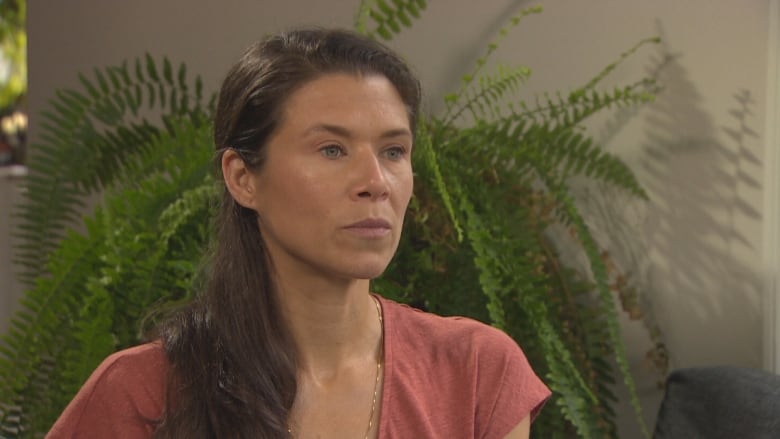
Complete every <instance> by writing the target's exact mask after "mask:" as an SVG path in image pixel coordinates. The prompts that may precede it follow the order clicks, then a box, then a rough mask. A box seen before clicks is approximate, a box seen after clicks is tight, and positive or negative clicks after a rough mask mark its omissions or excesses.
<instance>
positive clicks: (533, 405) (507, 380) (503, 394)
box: [476, 328, 551, 439]
mask: <svg viewBox="0 0 780 439" xmlns="http://www.w3.org/2000/svg"><path fill="white" fill-rule="evenodd" d="M480 338H481V339H480V342H479V344H480V346H479V349H478V353H479V356H480V358H479V360H478V361H479V362H478V368H479V371H478V372H479V376H478V378H477V380H478V385H477V392H478V401H480V403H479V406H478V408H477V414H476V416H477V419H476V421H477V423H478V428H477V432H481V433H479V434H478V436H477V437H479V438H481V439H503V438H504V437H505V436H506V435H507V434H509V432H511V431H512V429H514V427H515V426H517V424H519V423H520V421H522V420H523V419H525V418H526V417H528V416H531V419H532V420H533V419H534V418H535V417H536V415H537V414H538V413H539V411H540V410H541V408H542V406H544V403H545V402H546V401H547V399H548V398H549V397H550V394H551V392H550V389H548V388H547V386H546V385H545V384H544V383H543V382H542V380H541V379H539V377H538V376H537V375H536V373H534V371H533V369H532V368H531V365H530V364H529V363H528V359H527V358H526V356H525V354H524V353H523V351H522V350H521V349H520V347H519V346H518V345H517V343H516V342H515V341H514V340H513V339H512V338H511V337H509V336H508V335H506V334H505V333H503V332H501V331H499V330H497V329H494V328H490V331H489V332H488V333H487V334H485V335H482V336H480Z"/></svg>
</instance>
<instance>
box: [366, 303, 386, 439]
mask: <svg viewBox="0 0 780 439" xmlns="http://www.w3.org/2000/svg"><path fill="white" fill-rule="evenodd" d="M370 297H371V299H372V300H373V301H374V305H376V315H377V317H378V318H379V358H377V360H376V380H375V381H374V396H373V398H372V399H371V413H370V414H369V415H368V428H367V429H366V438H365V439H368V435H369V434H370V433H371V426H372V425H373V422H374V411H376V396H377V393H379V378H380V377H381V376H382V374H381V373H379V372H380V370H381V369H382V359H383V358H384V356H385V324H384V321H383V320H382V309H381V307H380V306H379V300H378V299H377V298H376V297H374V296H370Z"/></svg>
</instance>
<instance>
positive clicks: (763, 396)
mask: <svg viewBox="0 0 780 439" xmlns="http://www.w3.org/2000/svg"><path fill="white" fill-rule="evenodd" d="M653 438H654V439H699V438H701V439H721V438H722V439H764V438H766V439H770V438H771V439H777V438H780V376H777V375H774V374H771V373H768V372H764V371H761V370H754V369H747V368H738V367H705V368H692V369H681V370H677V371H675V372H673V373H672V374H671V375H670V376H669V378H668V380H667V384H666V393H665V395H664V399H663V402H662V403H661V408H660V410H659V412H658V419H657V421H656V426H655V433H654V434H653Z"/></svg>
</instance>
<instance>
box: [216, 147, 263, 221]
mask: <svg viewBox="0 0 780 439" xmlns="http://www.w3.org/2000/svg"><path fill="white" fill-rule="evenodd" d="M222 178H223V179H224V180H225V187H227V190H228V191H229V192H230V195H232V196H233V199H234V200H236V202H237V203H238V204H240V205H242V206H244V207H246V208H248V209H252V210H257V207H256V206H255V203H256V199H255V195H256V193H255V189H256V188H255V179H254V174H252V172H251V171H250V170H249V168H247V166H246V163H244V160H243V159H241V156H239V155H238V153H237V152H236V151H234V150H232V149H228V150H226V151H225V152H224V153H222Z"/></svg>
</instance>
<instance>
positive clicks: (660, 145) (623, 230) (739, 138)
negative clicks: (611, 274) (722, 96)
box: [578, 26, 762, 437]
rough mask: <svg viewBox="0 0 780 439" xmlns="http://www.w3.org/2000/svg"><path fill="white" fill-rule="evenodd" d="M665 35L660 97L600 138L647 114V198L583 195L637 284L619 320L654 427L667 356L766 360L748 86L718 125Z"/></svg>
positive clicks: (643, 148) (658, 72)
mask: <svg viewBox="0 0 780 439" xmlns="http://www.w3.org/2000/svg"><path fill="white" fill-rule="evenodd" d="M659 35H663V32H662V29H660V26H659ZM663 41H664V43H663V44H662V45H660V46H659V49H658V51H657V53H656V54H655V55H653V56H652V58H651V60H650V62H649V67H647V68H646V75H647V76H649V77H654V78H657V80H658V81H659V83H660V84H661V85H662V86H663V90H662V91H661V92H660V93H658V95H657V99H656V101H655V102H654V103H652V104H650V105H647V106H642V107H639V108H629V109H626V110H623V111H620V112H617V113H616V114H614V116H613V117H612V118H611V119H610V120H608V121H606V122H605V123H604V124H602V125H601V128H600V129H599V131H598V133H597V134H596V136H595V138H596V139H598V140H599V141H600V142H601V143H602V144H604V145H608V144H611V143H612V140H613V139H615V138H616V137H617V136H618V135H619V134H621V132H622V130H623V129H624V128H628V126H629V125H634V124H637V123H638V124H641V126H642V127H643V130H642V132H641V133H639V132H638V133H637V134H636V135H634V137H633V138H636V139H640V138H641V139H642V140H641V144H640V145H638V147H637V148H635V149H633V151H631V152H628V154H633V155H634V156H633V157H631V158H630V159H626V161H627V162H628V164H629V166H630V167H631V168H632V169H633V170H634V171H635V172H636V174H637V177H638V178H639V181H640V183H641V184H642V185H643V187H644V188H645V189H646V190H647V192H648V194H649V196H650V201H649V202H644V201H641V200H636V199H633V198H631V197H630V196H628V195H626V194H625V193H623V192H621V191H619V190H616V189H614V188H610V187H607V186H605V185H600V186H594V187H584V188H582V190H581V191H579V193H578V195H580V196H579V197H578V199H579V200H581V201H582V209H583V212H584V213H585V215H586V217H589V218H595V219H596V223H595V224H591V226H592V227H593V229H594V235H595V236H596V238H597V239H598V241H599V242H601V243H602V244H603V245H604V246H605V247H606V248H607V249H608V251H609V253H610V255H611V256H612V259H613V260H614V261H615V262H616V263H617V264H618V265H619V267H618V268H619V269H620V271H621V272H623V273H625V274H626V275H627V276H628V282H629V283H630V284H631V285H633V286H635V287H636V289H637V291H636V294H637V296H635V297H634V298H633V299H634V300H636V301H638V305H639V309H641V310H642V314H643V321H631V320H629V319H628V318H627V316H626V314H625V313H622V316H623V320H622V330H623V338H624V340H626V343H627V355H628V359H629V363H630V365H631V369H632V373H633V375H634V379H635V381H636V385H637V392H638V395H639V398H640V401H641V403H642V406H643V410H644V418H645V420H646V422H647V424H648V426H649V428H651V429H652V428H653V424H654V422H655V417H656V413H657V410H658V407H659V406H660V402H661V398H662V396H663V393H662V392H663V391H662V390H661V389H659V388H658V386H657V384H658V382H659V378H660V379H663V377H662V376H660V375H659V371H663V370H664V367H665V362H666V360H670V364H669V367H671V369H675V368H681V367H691V366H701V365H723V364H725V365H735V366H747V367H760V366H761V359H762V357H761V336H762V322H761V318H762V313H761V309H760V304H761V299H762V297H761V288H760V285H761V283H760V277H759V274H758V270H757V269H758V267H759V265H760V264H759V261H760V255H761V253H760V252H761V249H760V248H758V247H759V246H760V233H761V230H762V224H761V221H762V217H761V212H760V210H759V209H760V206H761V205H762V193H761V191H762V187H761V183H760V180H759V178H761V177H760V176H761V175H762V163H761V160H760V157H761V154H762V145H761V142H760V141H759V140H760V139H759V136H758V135H757V134H756V131H755V130H754V129H753V128H752V127H751V125H752V124H754V123H755V121H756V119H755V117H756V116H755V114H754V113H753V110H754V109H755V105H756V104H755V101H754V100H753V98H752V95H751V91H750V90H748V89H740V90H738V91H737V92H734V93H733V94H732V96H731V97H732V99H733V100H732V101H731V102H732V104H731V105H730V108H729V110H728V113H727V114H728V117H727V118H726V119H724V120H725V121H726V122H727V123H724V125H725V126H721V127H719V126H718V125H717V124H716V123H715V122H714V121H713V117H712V116H711V114H712V113H714V110H717V108H714V109H713V110H710V109H709V108H707V107H706V106H705V103H704V100H703V98H702V96H701V94H700V93H699V91H698V90H697V87H696V84H694V82H693V81H692V80H691V79H690V78H689V75H688V73H687V71H686V69H685V68H684V65H683V62H682V61H683V60H684V57H683V56H682V55H681V54H676V53H673V52H672V50H670V48H669V46H668V39H666V38H663ZM724 92H727V91H724ZM722 112H723V113H725V111H722ZM623 146H627V147H631V145H623ZM620 155H621V156H624V158H625V155H624V154H623V153H622V151H621V154H620ZM757 206H758V207H757ZM629 299H631V298H629ZM656 343H660V344H656ZM654 348H655V349H654ZM667 355H669V357H670V358H667V357H666V356H667ZM616 394H617V395H618V398H619V399H620V400H621V401H624V402H625V403H624V404H621V405H620V406H619V407H617V410H618V423H619V431H620V432H621V437H639V436H638V434H639V432H638V430H637V426H636V422H635V421H634V420H633V419H632V413H631V409H630V407H629V406H628V404H627V401H628V393H627V390H626V389H625V388H624V386H622V385H618V387H617V388H616Z"/></svg>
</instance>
